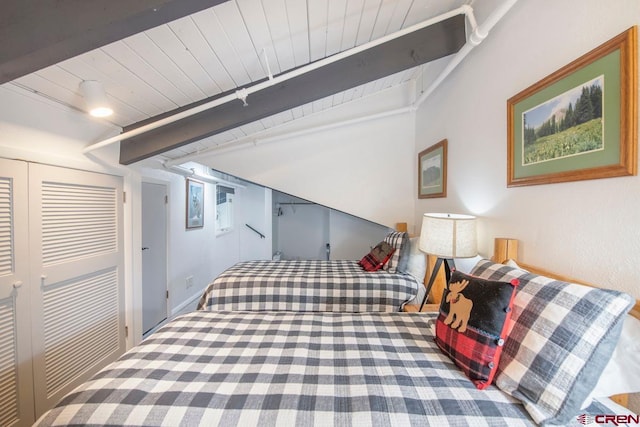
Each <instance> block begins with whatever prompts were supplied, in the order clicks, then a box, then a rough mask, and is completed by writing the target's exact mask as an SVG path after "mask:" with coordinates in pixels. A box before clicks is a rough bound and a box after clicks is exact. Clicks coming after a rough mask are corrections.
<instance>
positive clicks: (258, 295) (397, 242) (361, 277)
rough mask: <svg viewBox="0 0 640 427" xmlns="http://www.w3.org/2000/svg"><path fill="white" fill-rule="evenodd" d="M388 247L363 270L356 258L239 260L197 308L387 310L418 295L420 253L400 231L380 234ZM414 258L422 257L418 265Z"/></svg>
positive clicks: (421, 272) (420, 292)
mask: <svg viewBox="0 0 640 427" xmlns="http://www.w3.org/2000/svg"><path fill="white" fill-rule="evenodd" d="M384 242H385V243H388V244H389V246H390V247H391V248H393V252H392V254H391V256H390V258H389V259H388V260H387V262H386V263H383V265H382V266H381V267H380V268H379V269H377V270H375V271H367V270H366V269H364V268H363V266H362V265H361V263H362V260H360V261H355V260H331V261H317V260H302V261H301V260H295V261H293V260H285V261H272V260H269V261H264V260H261V261H245V262H240V263H237V264H235V265H234V266H232V267H230V268H229V269H227V270H225V271H224V272H222V273H221V274H220V275H219V276H218V277H217V278H215V279H214V280H213V281H212V282H211V283H210V284H209V285H208V286H207V287H206V289H205V291H204V292H203V294H202V297H201V298H200V301H199V303H198V309H199V310H210V311H217V310H223V311H224V310H228V311H236V310H250V311H251V310H261V311H318V312H329V311H332V312H341V313H344V312H393V311H401V310H402V308H403V307H404V305H405V304H408V303H413V302H416V301H421V300H422V296H423V295H424V286H422V282H423V278H424V262H425V257H424V254H423V253H421V252H420V251H419V250H418V248H417V241H416V240H415V239H410V238H409V236H408V234H407V233H405V232H391V233H389V234H388V235H387V236H386V237H385V239H384ZM419 261H422V268H420V265H419Z"/></svg>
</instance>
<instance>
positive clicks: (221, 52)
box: [169, 9, 251, 87]
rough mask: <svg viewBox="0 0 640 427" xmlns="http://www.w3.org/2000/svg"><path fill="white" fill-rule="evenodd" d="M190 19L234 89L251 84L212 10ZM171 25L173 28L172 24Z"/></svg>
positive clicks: (204, 11) (194, 15)
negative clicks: (227, 74) (232, 83)
mask: <svg viewBox="0 0 640 427" xmlns="http://www.w3.org/2000/svg"><path fill="white" fill-rule="evenodd" d="M190 18H191V20H192V21H193V22H194V23H195V25H196V27H197V28H198V31H200V33H201V34H202V36H203V37H204V39H205V40H206V41H207V44H208V45H209V49H210V50H213V52H214V54H215V56H216V57H217V58H218V60H219V61H220V63H221V64H222V66H223V67H224V68H225V70H226V71H227V73H229V75H230V76H231V79H232V80H233V82H234V87H240V86H243V85H246V84H247V83H250V82H251V77H250V76H249V73H247V70H246V69H245V67H244V64H243V63H242V61H241V60H240V58H239V57H238V54H237V52H236V51H235V49H234V48H233V46H232V45H231V42H230V41H229V38H228V37H227V34H226V33H225V31H224V29H223V28H222V25H221V24H220V21H219V20H218V17H217V16H216V14H215V12H214V11H213V10H212V9H207V10H203V11H202V12H198V13H194V14H193V15H191V17H190ZM169 25H170V26H172V24H169ZM186 45H187V47H189V44H188V43H186ZM209 55H211V53H209Z"/></svg>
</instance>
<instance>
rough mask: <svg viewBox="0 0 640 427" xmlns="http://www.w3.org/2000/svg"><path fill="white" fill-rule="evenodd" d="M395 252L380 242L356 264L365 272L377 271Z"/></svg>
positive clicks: (386, 244) (385, 243)
mask: <svg viewBox="0 0 640 427" xmlns="http://www.w3.org/2000/svg"><path fill="white" fill-rule="evenodd" d="M395 251H396V250H395V248H394V247H393V246H391V245H390V244H388V243H387V242H380V243H378V244H377V245H376V246H375V247H374V248H373V249H371V252H369V253H368V254H366V255H365V256H364V257H363V258H362V259H361V260H360V261H358V264H359V265H360V266H361V267H362V268H364V269H365V270H366V271H378V270H380V269H381V268H382V267H383V266H384V265H385V264H386V263H387V262H388V261H389V259H390V258H391V256H392V255H393V253H394V252H395Z"/></svg>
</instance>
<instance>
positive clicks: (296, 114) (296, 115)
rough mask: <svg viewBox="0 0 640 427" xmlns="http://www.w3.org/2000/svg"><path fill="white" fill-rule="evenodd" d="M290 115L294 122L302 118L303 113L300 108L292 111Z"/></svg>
mask: <svg viewBox="0 0 640 427" xmlns="http://www.w3.org/2000/svg"><path fill="white" fill-rule="evenodd" d="M291 114H293V119H294V120H297V119H299V118H302V117H304V111H303V110H302V107H296V108H294V109H292V110H291Z"/></svg>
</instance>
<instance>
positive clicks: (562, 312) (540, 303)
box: [471, 260, 634, 424]
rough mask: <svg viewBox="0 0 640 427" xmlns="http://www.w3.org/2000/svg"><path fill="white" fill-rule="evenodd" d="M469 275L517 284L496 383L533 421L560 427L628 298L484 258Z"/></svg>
mask: <svg viewBox="0 0 640 427" xmlns="http://www.w3.org/2000/svg"><path fill="white" fill-rule="evenodd" d="M471 273H472V274H475V275H477V276H480V277H484V278H486V279H492V280H509V279H511V278H518V279H519V280H520V286H519V287H518V292H517V294H516V297H515V300H514V312H513V318H512V319H513V323H514V326H513V329H512V330H511V332H510V334H509V336H508V338H507V341H506V343H505V346H504V350H503V354H502V358H501V359H500V364H499V366H498V373H497V377H496V385H497V386H498V387H499V388H500V389H502V390H503V391H505V392H506V393H508V394H511V395H512V396H513V397H515V398H517V399H519V400H521V401H522V402H523V404H524V406H525V408H526V409H527V411H528V412H529V414H530V415H531V417H532V418H533V420H534V421H535V422H536V423H539V424H566V423H568V422H569V421H570V420H571V419H572V418H573V417H575V416H576V415H577V414H578V413H579V412H580V408H581V406H582V403H583V402H584V401H585V399H586V398H587V396H588V395H589V394H590V393H591V391H592V390H593V389H594V387H595V385H596V382H597V381H598V378H599V376H600V374H601V373H602V370H603V369H604V367H605V365H606V364H607V362H608V360H609V359H610V357H611V353H612V352H613V349H614V347H615V345H616V342H617V341H618V338H619V336H620V331H621V329H622V324H623V320H624V317H625V315H626V313H627V312H628V311H629V309H630V308H631V307H632V306H633V303H634V300H633V298H632V297H631V296H630V295H627V294H625V293H623V292H618V291H613V290H605V289H598V288H590V287H588V286H583V285H578V284H574V283H568V282H562V281H558V280H553V279H550V278H548V277H544V276H538V275H535V274H531V273H527V272H525V271H523V270H520V269H517V268H513V267H508V266H505V265H502V264H496V263H493V262H491V261H488V260H482V261H480V262H478V264H477V265H476V267H474V269H473V270H472V272H471Z"/></svg>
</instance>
